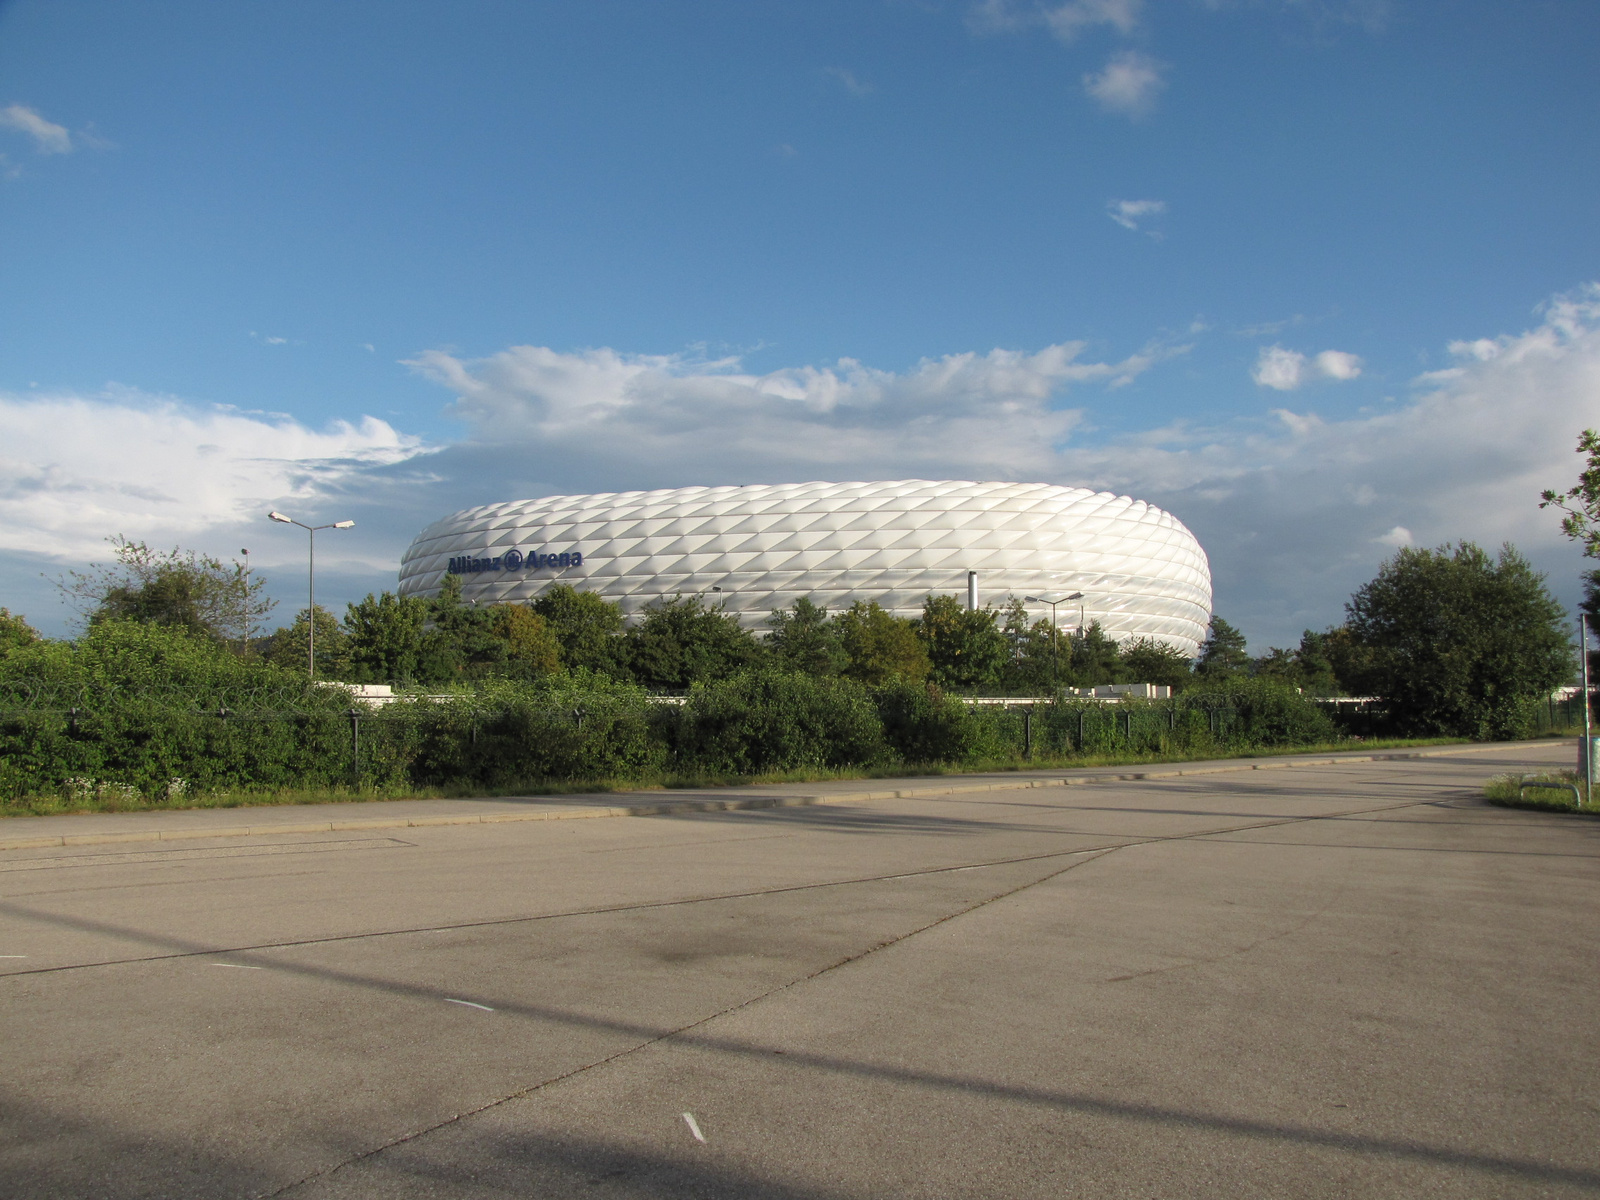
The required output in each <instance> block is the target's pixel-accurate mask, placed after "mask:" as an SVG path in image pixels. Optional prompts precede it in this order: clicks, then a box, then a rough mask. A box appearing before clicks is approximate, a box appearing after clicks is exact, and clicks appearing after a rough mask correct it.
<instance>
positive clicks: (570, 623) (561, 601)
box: [533, 583, 626, 675]
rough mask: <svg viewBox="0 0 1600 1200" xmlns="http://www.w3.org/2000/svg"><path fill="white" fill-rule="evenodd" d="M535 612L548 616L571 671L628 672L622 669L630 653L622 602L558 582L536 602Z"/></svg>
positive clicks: (566, 664) (563, 661)
mask: <svg viewBox="0 0 1600 1200" xmlns="http://www.w3.org/2000/svg"><path fill="white" fill-rule="evenodd" d="M533 611H534V612H536V613H538V614H539V615H540V616H541V617H543V618H544V619H545V623H546V624H547V625H548V626H549V628H550V632H551V634H552V635H553V636H554V637H555V639H556V642H557V643H558V644H559V645H560V647H561V661H562V663H563V664H564V665H565V666H566V667H567V669H568V670H577V669H579V668H580V667H581V668H586V669H587V670H590V671H597V672H600V673H601V674H608V675H620V674H625V672H623V671H622V670H621V669H619V663H620V661H621V658H622V656H623V655H624V654H625V653H626V644H625V643H624V641H623V637H622V630H623V624H624V622H623V618H622V606H621V605H618V604H612V603H609V602H608V601H606V600H604V599H602V598H601V597H599V596H597V595H595V594H594V593H593V592H580V591H578V590H577V589H576V588H574V587H572V586H571V585H570V584H565V583H558V584H556V585H555V586H554V587H552V588H550V589H549V590H548V591H546V592H545V593H544V595H542V596H540V597H539V598H538V599H537V600H535V601H534V602H533Z"/></svg>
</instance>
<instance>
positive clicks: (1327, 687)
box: [1294, 629, 1350, 696]
mask: <svg viewBox="0 0 1600 1200" xmlns="http://www.w3.org/2000/svg"><path fill="white" fill-rule="evenodd" d="M1349 638H1350V635H1349V633H1348V631H1346V630H1344V629H1329V630H1327V631H1326V632H1324V633H1314V632H1312V631H1311V630H1309V629H1307V630H1305V631H1303V632H1302V633H1301V634H1300V645H1299V647H1298V648H1297V649H1296V650H1295V652H1294V666H1295V673H1296V675H1297V676H1298V678H1299V686H1300V687H1301V688H1303V689H1304V690H1306V691H1308V692H1310V693H1312V694H1313V695H1316V696H1335V695H1338V694H1339V692H1340V691H1341V690H1342V686H1341V684H1340V682H1339V672H1338V669H1337V667H1336V666H1335V659H1336V658H1337V657H1338V656H1339V650H1340V646H1341V644H1342V643H1344V642H1348V641H1349Z"/></svg>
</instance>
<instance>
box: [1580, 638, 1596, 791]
mask: <svg viewBox="0 0 1600 1200" xmlns="http://www.w3.org/2000/svg"><path fill="white" fill-rule="evenodd" d="M1578 654H1579V656H1580V657H1581V658H1582V659H1583V794H1584V796H1585V797H1587V796H1589V795H1590V793H1591V791H1592V789H1593V788H1594V742H1593V741H1591V740H1590V732H1589V730H1590V722H1589V614H1588V613H1585V612H1580V613H1579V614H1578Z"/></svg>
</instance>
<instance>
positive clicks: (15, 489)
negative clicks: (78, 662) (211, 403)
mask: <svg viewBox="0 0 1600 1200" xmlns="http://www.w3.org/2000/svg"><path fill="white" fill-rule="evenodd" d="M424 449H425V447H424V445H423V443H422V442H421V440H420V439H418V438H414V437H409V436H407V435H404V434H401V433H398V432H396V431H395V430H394V429H392V428H391V427H390V426H389V425H387V424H386V423H384V422H383V421H380V420H377V419H376V418H373V417H362V418H361V419H360V420H359V421H355V422H347V421H336V422H334V423H332V424H331V425H329V426H328V427H327V428H325V429H321V430H315V429H310V428H308V427H306V426H305V425H303V424H301V423H299V422H297V421H294V420H291V419H290V418H288V417H282V416H272V415H264V414H253V413H242V412H238V411H234V410H230V409H225V408H218V407H212V408H203V407H198V406H194V405H186V404H182V403H179V402H177V401H174V400H171V399H167V398H162V397H155V396H149V395H145V394H143V393H139V392H135V391H129V390H111V391H107V392H105V393H103V394H100V395H97V396H88V397H85V396H72V395H58V396H34V395H28V396H17V395H5V394H0V550H9V551H20V552H24V553H29V554H36V555H43V556H47V557H50V558H57V559H81V558H86V557H87V558H94V557H98V556H100V555H102V554H103V552H104V550H105V543H104V539H105V538H106V537H107V536H109V535H110V534H113V533H125V534H126V535H127V536H129V537H132V538H135V539H142V540H147V541H152V542H157V543H161V542H171V541H176V540H180V539H194V538H197V537H202V538H203V537H204V536H205V535H207V534H209V533H211V532H212V531H213V530H217V529H219V528H225V527H228V526H232V525H236V524H239V523H242V522H246V521H254V520H256V519H257V518H258V517H259V516H260V515H261V513H263V512H265V510H266V509H267V508H268V507H271V506H272V505H273V504H279V505H292V504H294V503H296V502H299V503H300V504H302V505H310V504H315V503H318V502H320V501H321V500H322V499H324V498H326V497H327V496H329V495H331V494H333V493H335V492H337V491H338V490H339V489H340V488H341V487H343V486H345V485H347V484H349V483H350V482H351V481H353V480H355V479H357V478H360V477H362V476H363V475H364V474H365V473H367V472H370V471H371V470H372V469H373V468H376V467H380V466H388V465H392V464H395V463H400V462H404V461H406V460H408V459H411V458H413V457H415V456H416V455H418V454H419V453H421V452H423V450H424Z"/></svg>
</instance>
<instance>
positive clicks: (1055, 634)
mask: <svg viewBox="0 0 1600 1200" xmlns="http://www.w3.org/2000/svg"><path fill="white" fill-rule="evenodd" d="M1045 603H1046V604H1048V605H1049V606H1050V647H1051V649H1053V650H1054V651H1055V685H1056V691H1058V692H1059V691H1060V690H1061V627H1060V626H1059V625H1057V624H1056V604H1057V603H1059V601H1054V600H1046V601H1045Z"/></svg>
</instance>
